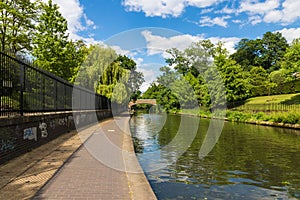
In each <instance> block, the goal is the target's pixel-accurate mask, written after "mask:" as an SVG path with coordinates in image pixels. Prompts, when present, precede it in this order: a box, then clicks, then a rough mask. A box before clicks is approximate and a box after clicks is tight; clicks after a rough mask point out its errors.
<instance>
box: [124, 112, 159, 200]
mask: <svg viewBox="0 0 300 200" xmlns="http://www.w3.org/2000/svg"><path fill="white" fill-rule="evenodd" d="M129 121H130V117H126V118H124V119H122V122H121V123H120V122H119V123H118V125H119V126H120V125H121V126H122V127H121V129H122V130H125V132H126V133H127V134H124V138H123V159H124V165H125V169H126V175H127V179H128V186H129V189H130V193H131V198H132V199H133V200H139V199H151V200H152V199H153V200H155V199H157V198H156V196H155V194H154V192H153V190H152V188H151V186H150V184H149V182H148V180H147V178H146V176H145V174H144V171H143V170H142V168H141V166H140V164H139V162H138V160H137V157H136V156H132V155H135V152H134V147H133V142H132V136H131V132H130V128H129Z"/></svg>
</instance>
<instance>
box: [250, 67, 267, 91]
mask: <svg viewBox="0 0 300 200" xmlns="http://www.w3.org/2000/svg"><path fill="white" fill-rule="evenodd" d="M248 76H249V83H250V87H251V96H263V95H268V94H269V92H268V91H269V87H270V77H269V73H268V72H267V71H266V70H265V69H264V68H262V67H252V68H251V70H250V72H249V75H248Z"/></svg>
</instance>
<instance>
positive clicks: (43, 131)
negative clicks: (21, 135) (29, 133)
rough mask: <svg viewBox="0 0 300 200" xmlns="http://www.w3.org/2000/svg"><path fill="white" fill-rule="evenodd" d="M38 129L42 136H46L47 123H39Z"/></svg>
mask: <svg viewBox="0 0 300 200" xmlns="http://www.w3.org/2000/svg"><path fill="white" fill-rule="evenodd" d="M39 129H40V130H41V136H42V138H46V137H48V131H47V124H46V123H44V122H43V123H40V125H39Z"/></svg>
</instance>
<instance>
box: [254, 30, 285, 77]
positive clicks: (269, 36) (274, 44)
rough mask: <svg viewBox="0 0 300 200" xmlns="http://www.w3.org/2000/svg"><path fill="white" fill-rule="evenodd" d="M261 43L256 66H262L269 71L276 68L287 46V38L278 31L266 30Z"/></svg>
mask: <svg viewBox="0 0 300 200" xmlns="http://www.w3.org/2000/svg"><path fill="white" fill-rule="evenodd" d="M261 43H262V45H261V47H262V48H261V49H260V56H259V57H258V58H257V60H258V66H262V67H263V68H265V69H266V70H267V71H269V72H272V71H275V70H278V69H279V68H280V61H281V60H282V58H283V56H284V54H285V51H286V49H287V48H288V43H287V40H286V39H285V38H284V37H283V36H282V34H281V33H279V32H276V33H271V32H266V33H265V34H264V35H263V38H262V40H261Z"/></svg>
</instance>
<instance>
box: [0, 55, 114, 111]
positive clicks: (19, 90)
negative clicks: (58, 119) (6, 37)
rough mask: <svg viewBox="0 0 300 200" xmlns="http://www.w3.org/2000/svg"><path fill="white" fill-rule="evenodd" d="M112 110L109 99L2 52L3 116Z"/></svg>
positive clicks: (0, 90) (0, 98)
mask: <svg viewBox="0 0 300 200" xmlns="http://www.w3.org/2000/svg"><path fill="white" fill-rule="evenodd" d="M110 108H111V103H110V100H109V99H107V98H106V97H104V96H101V95H98V94H95V93H94V92H93V91H90V90H87V89H85V88H82V87H80V86H75V85H72V84H70V83H68V82H67V81H65V80H63V79H61V78H59V77H56V76H54V75H53V74H51V73H49V72H46V71H43V70H40V69H38V68H35V67H33V66H31V65H30V64H29V63H27V62H26V61H21V60H20V59H16V58H14V57H12V56H10V55H7V54H5V53H3V52H0V116H11V115H24V114H29V113H42V112H43V113H44V112H58V111H71V110H72V111H78V110H103V109H110Z"/></svg>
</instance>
